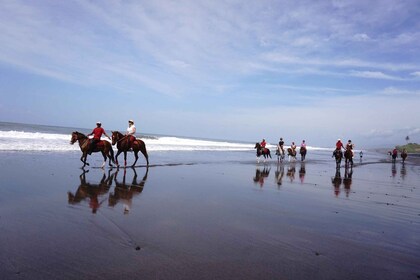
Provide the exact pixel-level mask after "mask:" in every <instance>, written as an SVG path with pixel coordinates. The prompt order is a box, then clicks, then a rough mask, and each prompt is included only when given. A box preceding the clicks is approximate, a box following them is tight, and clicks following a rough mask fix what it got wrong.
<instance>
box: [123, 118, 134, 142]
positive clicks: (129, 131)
mask: <svg viewBox="0 0 420 280" xmlns="http://www.w3.org/2000/svg"><path fill="white" fill-rule="evenodd" d="M125 135H126V137H127V144H129V145H130V146H132V145H133V142H134V140H136V126H135V125H134V121H133V120H129V121H128V128H127V133H126V134H125Z"/></svg>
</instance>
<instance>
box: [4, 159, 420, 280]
mask: <svg viewBox="0 0 420 280" xmlns="http://www.w3.org/2000/svg"><path fill="white" fill-rule="evenodd" d="M79 157H80V156H79V154H78V153H74V154H73V153H63V154H39V153H38V154H30V153H26V154H23V153H2V154H1V160H0V170H1V177H0V185H1V187H0V227H1V229H0V248H1V250H0V278H1V279H419V278H420V193H419V187H418V182H419V181H420V180H419V179H420V166H419V165H416V164H414V163H412V162H408V163H406V164H405V165H404V166H403V165H402V164H401V163H400V162H397V163H396V164H395V165H393V164H391V163H390V162H385V161H384V162H381V161H377V162H366V163H362V164H360V163H358V164H356V166H355V167H354V168H353V170H352V173H350V172H345V169H344V168H341V169H340V172H339V173H336V170H335V163H334V162H322V161H315V160H312V159H311V158H310V157H309V159H308V160H307V162H306V163H304V164H302V163H301V162H299V161H298V162H296V163H288V162H286V163H284V164H280V165H277V164H276V162H275V161H274V160H273V161H271V162H270V163H268V164H264V163H260V164H256V163H255V161H254V160H250V161H242V162H234V161H223V160H221V161H209V162H205V161H201V162H197V161H174V162H172V163H168V162H162V164H156V165H155V166H153V167H150V168H148V169H146V168H144V167H138V168H136V169H131V168H128V169H122V168H120V169H119V170H117V169H116V168H114V169H108V168H107V169H105V170H102V169H100V168H87V169H86V172H85V171H84V170H82V169H80V166H81V165H80V162H79ZM251 158H253V157H251ZM97 159H98V160H96V162H94V164H93V165H94V166H100V165H101V162H100V161H99V156H98V157H97ZM184 163H186V164H184Z"/></svg>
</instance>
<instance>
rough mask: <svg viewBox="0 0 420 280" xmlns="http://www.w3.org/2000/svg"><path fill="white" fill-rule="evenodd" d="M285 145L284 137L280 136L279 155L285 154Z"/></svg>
mask: <svg viewBox="0 0 420 280" xmlns="http://www.w3.org/2000/svg"><path fill="white" fill-rule="evenodd" d="M283 146H284V141H283V138H280V141H279V144H278V145H277V151H278V152H279V153H278V155H284V148H283ZM280 152H281V153H280Z"/></svg>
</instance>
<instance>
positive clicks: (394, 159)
mask: <svg viewBox="0 0 420 280" xmlns="http://www.w3.org/2000/svg"><path fill="white" fill-rule="evenodd" d="M397 157H398V150H397V147H395V148H394V150H392V162H395V161H396V160H397Z"/></svg>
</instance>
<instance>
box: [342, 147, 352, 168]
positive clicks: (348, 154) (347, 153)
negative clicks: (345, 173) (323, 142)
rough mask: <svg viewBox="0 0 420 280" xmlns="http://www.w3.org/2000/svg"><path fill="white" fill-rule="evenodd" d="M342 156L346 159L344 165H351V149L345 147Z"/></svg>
mask: <svg viewBox="0 0 420 280" xmlns="http://www.w3.org/2000/svg"><path fill="white" fill-rule="evenodd" d="M344 158H345V159H346V163H345V165H346V166H348V165H349V164H350V166H351V167H353V153H352V151H351V149H346V151H345V152H344Z"/></svg>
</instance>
